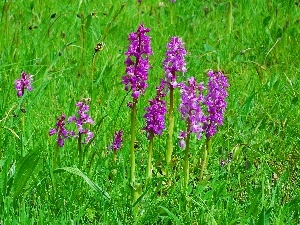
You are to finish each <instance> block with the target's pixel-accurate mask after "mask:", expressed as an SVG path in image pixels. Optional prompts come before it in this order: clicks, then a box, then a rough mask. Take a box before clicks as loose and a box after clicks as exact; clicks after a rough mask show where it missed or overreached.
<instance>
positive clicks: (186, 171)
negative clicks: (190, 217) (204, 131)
mask: <svg viewBox="0 0 300 225" xmlns="http://www.w3.org/2000/svg"><path fill="white" fill-rule="evenodd" d="M190 133H191V132H190V120H189V119H188V121H187V136H186V141H185V144H186V147H185V156H184V167H183V169H184V189H185V190H186V189H187V186H188V183H189V149H190Z"/></svg>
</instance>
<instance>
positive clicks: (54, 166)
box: [53, 144, 58, 170]
mask: <svg viewBox="0 0 300 225" xmlns="http://www.w3.org/2000/svg"><path fill="white" fill-rule="evenodd" d="M57 156H58V144H56V148H55V153H54V157H53V170H55V168H56V162H57Z"/></svg>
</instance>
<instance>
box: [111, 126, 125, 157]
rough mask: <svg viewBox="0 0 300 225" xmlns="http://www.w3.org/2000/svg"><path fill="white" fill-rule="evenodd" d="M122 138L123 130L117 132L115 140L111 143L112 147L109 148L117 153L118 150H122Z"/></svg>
mask: <svg viewBox="0 0 300 225" xmlns="http://www.w3.org/2000/svg"><path fill="white" fill-rule="evenodd" d="M122 136H123V131H122V130H119V131H116V132H115V135H114V140H113V142H112V143H111V145H110V146H109V148H110V149H111V150H113V151H115V152H116V151H117V150H119V149H120V148H121V145H122V142H123V139H122Z"/></svg>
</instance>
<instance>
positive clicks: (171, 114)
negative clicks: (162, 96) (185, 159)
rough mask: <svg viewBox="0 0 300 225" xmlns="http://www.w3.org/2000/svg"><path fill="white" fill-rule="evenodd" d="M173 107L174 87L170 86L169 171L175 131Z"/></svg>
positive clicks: (167, 152)
mask: <svg viewBox="0 0 300 225" xmlns="http://www.w3.org/2000/svg"><path fill="white" fill-rule="evenodd" d="M173 108H174V88H173V86H171V87H170V108H169V128H168V140H167V150H166V161H167V168H166V171H167V172H168V167H169V166H170V162H171V159H172V152H173V132H174V117H173Z"/></svg>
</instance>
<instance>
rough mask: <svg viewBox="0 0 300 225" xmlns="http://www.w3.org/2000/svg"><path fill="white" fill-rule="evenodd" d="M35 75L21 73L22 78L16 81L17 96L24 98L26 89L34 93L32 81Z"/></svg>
mask: <svg viewBox="0 0 300 225" xmlns="http://www.w3.org/2000/svg"><path fill="white" fill-rule="evenodd" d="M32 77H33V75H30V74H26V73H25V72H24V71H23V72H22V73H21V78H19V79H17V80H16V81H15V89H16V91H17V96H18V97H22V96H23V95H24V92H25V89H27V90H28V91H32V85H31V83H32V81H33V78H32Z"/></svg>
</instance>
